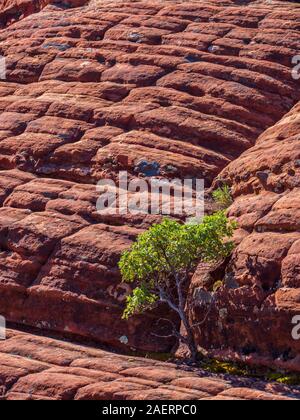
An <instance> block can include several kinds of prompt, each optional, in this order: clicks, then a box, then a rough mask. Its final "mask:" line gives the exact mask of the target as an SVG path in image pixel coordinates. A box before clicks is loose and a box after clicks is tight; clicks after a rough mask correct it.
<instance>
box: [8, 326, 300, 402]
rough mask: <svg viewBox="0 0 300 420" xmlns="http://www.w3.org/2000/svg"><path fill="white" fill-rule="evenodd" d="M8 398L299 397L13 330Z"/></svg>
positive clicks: (278, 388)
mask: <svg viewBox="0 0 300 420" xmlns="http://www.w3.org/2000/svg"><path fill="white" fill-rule="evenodd" d="M0 358H1V371H0V392H1V397H0V399H5V400H130V399H135V400H153V399H157V400H170V399H176V400H298V399H299V396H300V392H299V391H296V390H292V389H290V388H289V387H287V386H283V385H279V384H274V383H264V382H261V381H254V380H247V379H245V378H244V379H243V378H238V377H229V376H227V377H224V378H223V377H216V376H213V375H209V374H207V373H206V372H204V371H203V372H202V371H199V370H195V369H192V368H189V367H183V366H181V367H178V366H177V365H174V364H171V363H162V362H158V361H155V360H149V359H143V358H138V357H130V356H121V355H118V354H114V353H108V352H106V351H103V350H98V349H94V348H89V347H87V346H80V345H77V344H71V343H67V342H64V341H60V340H57V339H52V338H45V337H41V336H36V335H33V334H28V333H24V332H20V331H16V330H9V331H8V337H7V340H6V341H5V342H0Z"/></svg>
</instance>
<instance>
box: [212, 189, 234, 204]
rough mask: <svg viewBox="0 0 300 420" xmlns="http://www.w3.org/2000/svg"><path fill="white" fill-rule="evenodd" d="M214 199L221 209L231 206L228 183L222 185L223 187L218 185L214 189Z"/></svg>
mask: <svg viewBox="0 0 300 420" xmlns="http://www.w3.org/2000/svg"><path fill="white" fill-rule="evenodd" d="M212 196H213V199H214V201H215V202H216V203H217V204H218V205H219V206H220V208H222V209H227V208H228V207H230V206H231V204H232V202H233V200H232V196H231V190H230V188H229V186H228V185H223V187H220V188H218V189H216V190H215V191H214V192H213V193H212Z"/></svg>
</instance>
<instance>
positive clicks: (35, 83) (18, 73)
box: [0, 0, 300, 398]
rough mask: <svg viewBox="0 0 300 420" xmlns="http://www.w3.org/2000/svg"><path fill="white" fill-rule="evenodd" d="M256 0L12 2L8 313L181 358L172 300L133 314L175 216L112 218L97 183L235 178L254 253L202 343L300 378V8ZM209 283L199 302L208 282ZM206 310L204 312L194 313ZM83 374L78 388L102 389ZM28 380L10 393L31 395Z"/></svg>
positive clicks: (0, 192) (2, 42) (6, 188)
mask: <svg viewBox="0 0 300 420" xmlns="http://www.w3.org/2000/svg"><path fill="white" fill-rule="evenodd" d="M240 3H241V2H239V1H233V0H232V1H231V0H224V1H216V0H211V1H188V2H187V1H181V0H178V1H175V0H170V1H164V2H162V1H156V0H149V1H147V0H143V1H124V2H116V1H106V0H104V1H100V0H93V1H91V2H88V1H80V0H78V1H75V0H74V1H73V0H69V1H62V2H55V1H51V0H48V1H47V0H45V1H39V2H33V1H27V0H20V1H17V0H15V1H14V0H11V1H9V0H8V1H4V3H3V4H2V5H1V6H0V21H1V27H2V29H1V30H0V54H1V55H2V56H4V57H5V59H6V63H7V74H6V77H7V79H6V80H5V81H0V206H1V208H0V307H1V314H2V315H5V316H6V317H7V319H8V320H9V321H13V322H16V323H20V324H21V323H22V324H26V325H28V326H34V327H38V328H41V329H47V330H54V331H57V332H61V333H73V334H76V335H78V336H83V337H85V338H92V339H93V340H98V341H100V342H101V343H105V344H109V345H112V346H114V347H120V348H126V349H128V348H130V349H132V348H134V349H138V350H141V351H160V352H169V351H171V350H172V348H173V345H174V342H173V341H172V340H162V339H158V338H155V337H154V336H153V335H151V333H150V331H153V328H154V329H155V326H156V321H157V319H158V318H159V317H160V315H161V313H163V314H165V313H166V311H167V309H166V308H161V309H160V312H159V313H158V314H157V313H155V314H154V313H149V314H147V315H145V316H143V317H137V318H135V319H133V320H131V321H130V322H129V323H126V322H123V321H120V317H121V314H122V310H123V308H124V301H125V298H126V293H127V292H128V289H126V288H124V285H120V276H119V273H118V270H117V261H118V259H119V257H120V254H121V252H122V251H123V250H124V249H126V248H128V247H129V246H130V244H131V243H132V241H133V240H134V239H135V237H136V236H137V234H139V233H140V232H142V230H143V229H145V228H147V227H148V226H149V225H150V224H151V223H153V222H154V221H156V220H159V218H158V217H156V216H133V215H122V216H120V215H119V216H103V215H102V216H101V215H99V214H98V213H97V211H96V202H97V198H98V193H97V191H96V188H95V184H96V183H97V181H98V180H99V179H101V178H110V179H116V177H117V174H118V172H119V171H122V170H126V171H128V172H129V174H130V176H132V177H133V176H136V175H143V173H142V171H143V168H144V167H145V166H146V167H147V168H149V167H150V168H152V169H153V167H154V168H155V171H156V174H157V175H161V176H167V177H168V178H169V179H172V178H177V177H179V178H182V179H183V178H204V179H205V182H206V187H211V185H212V184H213V183H215V182H216V178H217V177H218V179H219V180H227V182H228V183H229V184H230V185H232V186H233V193H234V199H235V201H234V204H233V206H232V207H231V209H230V215H231V216H233V217H235V218H237V219H238V221H239V226H240V229H239V231H238V232H237V243H238V248H237V250H236V251H235V254H234V256H233V258H232V261H231V262H230V264H229V266H228V267H227V268H226V276H227V277H226V278H227V279H229V280H230V281H229V285H230V287H229V286H228V284H227V285H226V284H225V285H224V286H223V288H222V289H220V291H219V292H218V296H219V298H217V300H216V303H215V307H214V308H213V310H212V312H211V313H210V316H209V318H208V319H207V324H206V327H207V328H206V331H207V333H205V334H204V335H203V334H201V333H200V331H199V332H197V337H198V338H197V339H198V342H199V344H201V345H204V346H205V347H206V348H207V349H209V350H211V351H212V352H213V353H215V354H217V353H222V354H223V353H226V354H227V356H228V355H230V357H231V358H238V359H241V358H242V359H243V360H244V359H247V361H249V358H250V359H251V357H252V359H254V356H253V355H255V358H256V359H255V360H259V362H261V363H266V364H268V363H271V364H272V363H273V364H277V365H278V366H284V367H288V368H291V369H293V370H295V369H296V370H297V369H298V370H300V368H299V366H300V360H299V356H298V355H299V350H300V347H299V341H298V342H297V341H295V340H292V338H291V319H292V317H293V315H295V314H299V313H300V307H299V302H300V292H299V290H300V277H299V243H300V232H299V221H298V219H299V218H298V217H297V216H298V213H299V205H300V204H299V191H298V190H299V188H300V186H299V179H300V178H299V167H300V163H299V162H300V161H299V159H300V155H299V134H298V133H299V121H298V120H299V112H300V108H299V105H298V106H297V103H298V102H299V101H300V89H299V81H297V80H294V79H293V78H292V76H291V67H292V63H291V59H292V57H293V56H295V55H297V54H299V51H300V9H299V8H297V7H296V6H295V5H294V4H292V3H287V2H273V3H272V4H271V3H270V2H268V1H255V2H252V1H246V2H243V4H242V5H241V4H240ZM293 107H294V108H293ZM292 109H293V110H292ZM291 110H292V111H291ZM151 165H152V166H151ZM200 272H201V270H200ZM194 277H195V278H194V280H193V282H192V285H191V295H193V293H194V292H195V293H196V292H197V290H196V291H195V290H194V289H197V288H200V289H202V288H203V284H201V278H200V279H199V277H197V273H196V274H195V276H194ZM200 277H201V276H200ZM216 280H219V279H216ZM198 291H199V290H198ZM218 299H219V300H218ZM224 305H225V306H226V308H225V309H226V311H227V312H224V310H223V309H224ZM202 309H203V308H201V306H200V307H198V306H197V305H196V307H194V306H191V308H190V312H191V317H193V318H194V319H196V321H197V320H199V319H200V318H201V317H202ZM220 311H221V312H220ZM220 317H221V319H220ZM175 322H177V320H175ZM26 337H27V338H28V336H26ZM124 337H125V339H124ZM23 339H25V338H24V337H23ZM125 342H126V344H125ZM250 343H254V344H253V345H252V347H251V346H250ZM250 347H251V348H250ZM252 359H251V360H252ZM266 360H267V361H266ZM8 366H10V365H9V364H8ZM54 369H55V367H54ZM34 374H35V375H39V373H37V372H36V371H34ZM56 374H58V373H56ZM65 374H66V375H67V373H65ZM70 375H71V374H70ZM95 375H96V373H95ZM82 376H83V377H84V375H82ZM51 378H52V379H53V377H52V376H51V375H50V377H49V381H50V382H51V380H52V379H51ZM75 379H76V381H77V382H76V384H77V385H78V386H77V385H76V386H75V388H76V391H74V392H73V391H71V392H70V396H71V397H72V398H73V397H75V396H78V395H79V396H80V393H79V394H77V391H78V390H79V388H80V389H81V388H83V389H84V386H85V385H86V386H92V385H91V384H90V383H87V379H86V378H84V379H81V377H80V375H79V378H78V377H76V378H75ZM72 380H73V379H72ZM72 380H71V379H70V381H71V382H72ZM26 381H27V379H23V382H21V385H18V384H17V385H16V388H17V389H15V391H12V390H11V391H9V392H14V393H15V394H17V393H19V394H20V395H21V394H22V393H23V394H26V392H27V391H26ZM50 382H49V383H50ZM22 383H23V384H24V387H25V388H23V386H22ZM18 386H19V388H18ZM49 386H50V387H51V385H49ZM172 386H173V385H172ZM22 389H23V391H22ZM24 389H25V391H24ZM72 389H73V388H72ZM126 389H127V390H128V387H127V388H126ZM148 391H149V390H148ZM175 391H176V390H175ZM175 391H174V392H175ZM62 392H63V391H62ZM81 392H83V391H81ZM93 392H96V393H97V392H98V391H97V390H91V393H93ZM120 392H121V391H120ZM143 392H146V391H145V390H144V391H143ZM149 392H150V391H149ZM166 392H167V391H166ZM168 392H169V391H168ZM170 392H171V391H170ZM224 392H227V391H224ZM228 392H229V391H228ZM230 392H231V391H230ZM232 392H233V391H232ZM36 394H37V395H39V392H38V385H37V392H36ZM50 394H51V393H50ZM68 395H69V394H68ZM81 395H84V394H81ZM239 395H242V394H239V393H238V392H237V394H236V395H233V394H232V395H231V396H236V397H239ZM49 397H52V395H49ZM60 397H61V395H60Z"/></svg>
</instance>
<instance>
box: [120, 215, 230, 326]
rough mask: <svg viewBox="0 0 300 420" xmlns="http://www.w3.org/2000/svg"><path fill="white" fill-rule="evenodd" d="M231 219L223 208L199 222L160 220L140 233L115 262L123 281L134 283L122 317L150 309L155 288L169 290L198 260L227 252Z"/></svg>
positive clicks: (155, 299) (219, 257) (153, 299)
mask: <svg viewBox="0 0 300 420" xmlns="http://www.w3.org/2000/svg"><path fill="white" fill-rule="evenodd" d="M234 229H235V224H234V222H231V221H229V220H228V218H227V217H226V215H225V213H224V212H223V211H220V212H217V213H215V214H214V215H212V216H206V217H205V218H204V219H203V222H202V223H201V224H182V223H179V222H177V221H175V220H170V219H164V220H163V221H162V223H160V224H155V225H153V226H152V227H151V228H150V229H149V230H148V231H146V232H144V233H143V234H141V235H140V236H139V237H138V238H137V241H136V242H135V243H134V244H133V245H132V247H131V249H130V250H128V251H126V252H125V253H124V254H123V255H122V257H121V260H120V262H119V267H120V270H121V274H122V278H123V281H125V282H128V283H133V282H137V283H138V287H137V288H135V289H134V291H133V294H132V295H131V296H129V297H128V300H127V307H126V310H125V312H124V315H123V317H124V318H128V317H129V316H131V315H134V314H137V313H141V312H144V311H145V310H146V309H151V308H153V306H154V305H155V303H156V302H157V300H158V299H159V296H160V293H159V290H161V288H163V289H164V290H170V289H172V288H173V287H174V284H175V279H177V280H178V279H180V280H181V281H183V280H184V279H187V277H188V275H189V273H190V272H191V270H193V269H194V268H195V266H196V264H197V263H198V261H200V260H201V261H204V262H212V261H217V260H220V259H223V258H225V257H227V256H228V255H230V253H231V252H232V250H233V243H232V242H231V241H229V240H227V241H226V240H225V239H227V238H230V237H232V235H233V231H234Z"/></svg>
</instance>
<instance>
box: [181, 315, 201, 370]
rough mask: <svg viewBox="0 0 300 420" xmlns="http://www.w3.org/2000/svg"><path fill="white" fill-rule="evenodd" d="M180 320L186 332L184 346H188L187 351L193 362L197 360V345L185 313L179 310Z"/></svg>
mask: <svg viewBox="0 0 300 420" xmlns="http://www.w3.org/2000/svg"><path fill="white" fill-rule="evenodd" d="M180 318H181V320H182V323H183V325H184V328H185V330H186V344H187V346H188V349H189V351H190V355H191V360H192V361H193V362H195V361H196V360H197V356H198V349H197V345H196V342H195V339H194V334H193V330H192V328H191V326H190V323H189V321H188V319H187V316H186V314H185V311H184V310H182V309H181V308H180Z"/></svg>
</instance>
